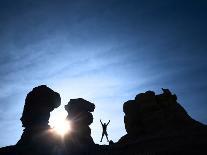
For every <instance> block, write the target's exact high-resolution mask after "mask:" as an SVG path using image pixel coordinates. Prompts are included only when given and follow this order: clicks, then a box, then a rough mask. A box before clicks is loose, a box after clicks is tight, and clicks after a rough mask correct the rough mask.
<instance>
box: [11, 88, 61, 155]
mask: <svg viewBox="0 0 207 155" xmlns="http://www.w3.org/2000/svg"><path fill="white" fill-rule="evenodd" d="M60 102H61V98H60V95H59V94H58V93H57V92H54V91H53V90H52V89H50V88H48V87H47V86H46V85H41V86H38V87H35V88H33V90H32V91H31V92H29V93H28V94H27V97H26V99H25V105H24V110H23V113H22V117H21V119H20V120H21V121H22V126H23V127H24V128H25V129H24V131H23V134H22V136H21V139H20V140H19V141H18V142H17V144H16V146H15V149H13V150H15V151H16V153H17V154H21V155H28V154H30V155H39V154H41V155H43V154H51V153H53V151H57V150H54V149H56V148H55V147H56V146H57V143H58V140H57V139H56V137H54V136H53V134H52V133H51V131H50V127H49V125H48V121H49V117H50V112H51V111H53V110H54V109H55V108H57V107H58V106H59V105H60Z"/></svg>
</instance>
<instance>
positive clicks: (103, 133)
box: [100, 120, 110, 142]
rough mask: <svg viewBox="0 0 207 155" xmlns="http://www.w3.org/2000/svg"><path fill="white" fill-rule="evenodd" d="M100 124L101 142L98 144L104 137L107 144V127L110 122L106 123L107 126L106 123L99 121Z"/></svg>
mask: <svg viewBox="0 0 207 155" xmlns="http://www.w3.org/2000/svg"><path fill="white" fill-rule="evenodd" d="M100 122H101V125H102V129H103V132H102V137H101V141H100V142H102V140H103V137H104V135H105V136H106V139H107V141H108V142H109V139H108V133H107V126H108V125H109V123H110V120H109V121H108V123H107V124H106V123H102V121H101V120H100Z"/></svg>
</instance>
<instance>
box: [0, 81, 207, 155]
mask: <svg viewBox="0 0 207 155" xmlns="http://www.w3.org/2000/svg"><path fill="white" fill-rule="evenodd" d="M162 90H163V93H162V94H159V95H155V93H154V92H153V91H147V92H145V93H141V94H138V95H137V96H136V97H135V99H134V100H129V101H127V102H125V103H124V105H123V111H124V113H125V116H124V123H125V128H126V131H127V134H126V135H125V136H123V137H121V139H120V140H119V141H118V142H117V143H114V142H113V141H110V143H109V144H110V145H98V144H94V142H93V139H92V137H91V129H90V127H89V125H90V124H91V123H92V122H93V115H92V114H91V112H93V111H94V109H95V105H94V104H93V103H91V102H89V101H86V100H84V99H82V98H78V99H71V100H70V102H69V103H68V105H66V106H65V109H66V111H67V112H68V116H67V119H68V120H69V121H70V123H71V126H72V131H71V132H69V133H68V134H67V135H66V136H65V137H64V138H63V139H60V138H58V137H56V136H55V134H53V133H52V132H50V127H49V126H48V120H49V116H50V112H51V111H52V110H53V109H54V108H56V107H58V106H59V105H60V96H59V94H58V93H56V92H54V91H53V90H51V89H50V88H48V87H46V86H44V85H43V86H39V87H36V88H34V89H33V90H32V91H31V92H30V93H29V94H28V95H27V97H26V100H25V106H24V111H23V114H22V118H21V121H22V124H23V127H25V129H24V132H23V134H22V137H21V139H20V140H19V142H18V143H17V144H16V145H14V146H7V147H4V148H1V149H0V155H60V154H61V155H69V154H74V155H88V154H90V155H128V154H136V155H143V154H150V155H152V154H153V155H154V154H163V155H165V154H172V155H174V154H207V149H206V146H207V127H206V126H205V125H203V124H201V123H199V122H197V121H195V120H194V119H192V118H191V117H190V116H189V115H188V114H187V112H186V111H185V109H184V108H183V107H182V106H181V105H180V104H179V103H178V102H177V97H176V95H174V94H172V93H171V92H170V91H169V90H168V89H162ZM112 134H113V133H112Z"/></svg>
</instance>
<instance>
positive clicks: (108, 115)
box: [0, 0, 207, 147]
mask: <svg viewBox="0 0 207 155" xmlns="http://www.w3.org/2000/svg"><path fill="white" fill-rule="evenodd" d="M206 17H207V2H205V1H204V0H200V1H195V0H183V1H179V0H156V1H153V0H146V1H139V0H136V1H133V0H126V1H123V0H105V1H101V0H76V1H70V0H67V1H66V0H52V1H51V0H50V1H49V0H37V1H33V0H17V1H15V0H1V1H0V75H1V76H0V89H1V93H0V131H1V133H0V137H1V138H0V147H1V146H6V145H11V144H15V143H16V142H17V140H18V139H19V138H20V136H21V133H22V127H21V122H20V120H19V119H20V117H21V113H22V111H23V106H24V99H25V97H26V94H27V93H28V92H29V91H30V90H31V89H32V88H33V87H35V86H37V85H40V84H46V85H48V86H49V87H51V88H52V89H54V90H55V91H57V92H59V93H60V95H61V97H62V106H61V107H60V108H59V109H57V110H56V112H58V111H61V109H63V106H64V105H65V104H67V102H68V101H69V99H71V98H77V97H82V98H85V99H87V100H89V101H91V102H94V103H95V104H96V110H95V112H94V123H93V124H92V125H91V128H92V137H93V138H94V141H95V142H97V143H98V142H99V140H100V137H101V126H100V122H99V119H100V118H101V119H102V120H103V121H108V120H109V119H110V120H111V124H110V126H109V129H108V130H109V137H110V139H112V140H114V141H117V140H118V139H119V138H120V137H121V136H123V135H124V134H125V129H124V123H123V117H124V113H123V111H122V105H123V103H124V102H125V101H127V100H129V99H132V98H134V97H135V95H136V94H138V93H141V92H144V91H147V90H154V91H155V92H156V93H160V92H161V88H169V89H171V90H172V92H174V93H176V94H177V96H178V101H179V103H181V105H182V106H184V107H185V109H186V110H187V111H188V113H189V114H190V115H191V116H192V117H193V118H195V119H196V120H198V121H201V122H202V123H205V124H206V123H207V95H206V94H207V82H206V79H207V61H206V57H207V52H206V50H207V44H206V41H207V29H206V27H207V20H206ZM56 112H53V113H56ZM52 115H53V116H54V114H52Z"/></svg>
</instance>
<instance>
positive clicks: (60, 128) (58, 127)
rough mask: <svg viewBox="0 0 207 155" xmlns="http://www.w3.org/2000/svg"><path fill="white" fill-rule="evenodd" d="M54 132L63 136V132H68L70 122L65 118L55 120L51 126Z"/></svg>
mask: <svg viewBox="0 0 207 155" xmlns="http://www.w3.org/2000/svg"><path fill="white" fill-rule="evenodd" d="M53 129H54V132H56V133H57V134H59V135H61V136H64V135H65V134H67V133H69V132H70V130H71V128H70V122H69V121H66V120H63V121H62V120H59V121H57V122H55V125H54V127H53Z"/></svg>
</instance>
